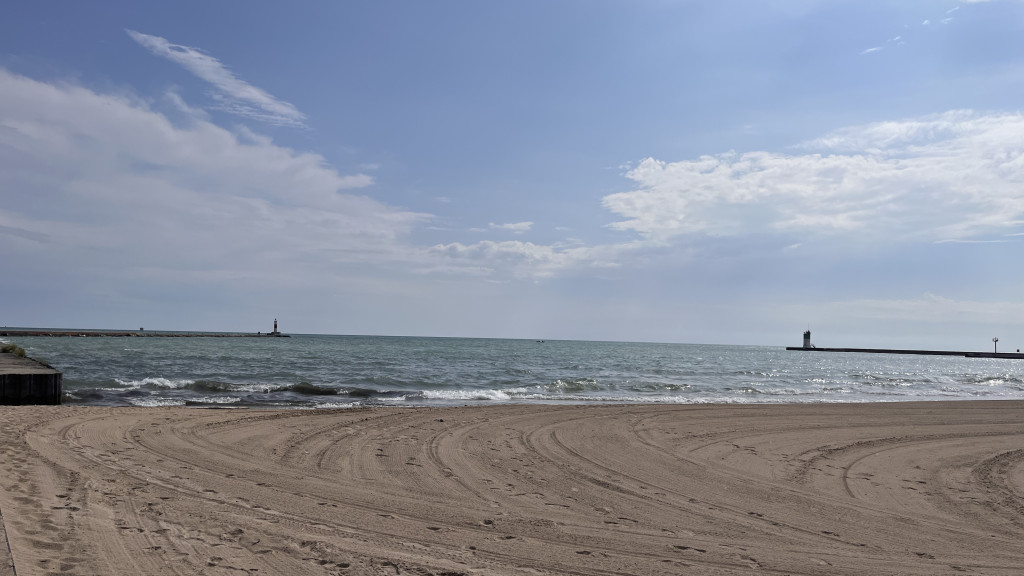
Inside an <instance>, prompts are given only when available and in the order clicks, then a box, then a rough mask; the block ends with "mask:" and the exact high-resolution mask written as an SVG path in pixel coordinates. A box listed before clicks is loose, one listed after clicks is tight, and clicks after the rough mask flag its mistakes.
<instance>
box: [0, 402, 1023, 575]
mask: <svg viewBox="0 0 1024 576" xmlns="http://www.w3.org/2000/svg"><path fill="white" fill-rule="evenodd" d="M0 415H2V416H0V430H2V437H0V440H2V441H0V481H2V483H3V491H2V493H0V512H2V516H3V524H2V528H3V530H5V531H6V542H0V548H2V549H3V555H4V556H6V557H4V558H0V575H4V576H5V575H7V574H14V573H15V571H16V573H17V574H18V575H19V576H28V575H32V574H68V575H96V574H111V575H122V574H123V575H137V574H204V575H220V574H224V575H227V574H231V575H238V574H260V575H269V574H289V575H295V574H345V575H349V574H352V575H357V574H374V575H378V574H379V575H385V574H387V575H401V574H415V575H421V576H426V575H430V574H433V575H435V576H440V575H446V576H451V575H456V574H467V575H468V574H473V575H487V574H749V573H752V572H762V573H772V574H857V575H862V574H953V573H965V574H1020V571H1021V567H1022V566H1024V403H1022V402H1016V401H1003V402H951V403H913V404H911V403H906V404H901V403H891V404H832V405H820V404H819V405H786V406H751V405H745V406H740V405H736V406H661V405H659V406H537V405H531V406H525V405H506V406H483V407H462V408H443V409H441V408H437V409H435V408H414V409H408V408H406V409H398V408H395V409H391V408H374V409H354V410H337V411H301V410H289V411H263V410H211V409H188V408H146V409H135V408H100V407H70V406H35V407H4V408H3V409H2V410H0Z"/></svg>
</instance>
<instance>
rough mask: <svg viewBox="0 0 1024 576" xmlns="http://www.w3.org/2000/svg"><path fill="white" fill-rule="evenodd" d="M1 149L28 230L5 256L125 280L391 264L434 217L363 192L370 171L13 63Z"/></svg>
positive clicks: (2, 211) (2, 93) (1, 230)
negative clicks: (26, 73)
mask: <svg viewBox="0 0 1024 576" xmlns="http://www.w3.org/2000/svg"><path fill="white" fill-rule="evenodd" d="M0 150H8V151H17V154H16V155H15V154H0V189H2V190H5V193H4V194H5V195H4V200H5V201H4V202H3V203H2V205H0V235H2V237H4V238H7V239H12V238H15V237H17V240H10V241H9V242H8V250H7V254H6V256H7V257H9V258H11V259H12V262H14V259H15V258H20V259H21V260H20V261H22V262H31V261H33V260H34V259H35V260H40V261H46V262H48V263H50V264H51V265H52V266H54V267H57V268H60V269H61V270H62V272H64V273H67V274H68V275H69V276H76V275H77V277H82V276H91V275H94V274H108V275H110V277H111V278H113V280H112V282H114V283H115V284H122V283H123V284H124V285H126V286H127V285H128V284H130V283H131V282H132V278H133V277H134V276H136V275H138V274H147V275H150V276H155V275H160V276H161V277H162V278H163V277H172V278H176V279H177V280H175V281H176V282H178V281H187V279H188V278H190V277H199V276H202V275H204V274H213V273H214V271H216V274H222V275H224V276H225V277H232V278H247V279H256V280H257V281H259V282H263V283H266V282H271V281H275V282H276V281H289V280H288V279H289V278H297V277H304V278H306V279H308V278H311V277H317V276H324V275H329V274H330V271H331V269H332V268H334V267H337V266H341V265H343V264H345V263H351V262H358V263H361V262H368V261H372V262H375V263H385V265H386V263H387V262H395V261H404V260H403V259H407V258H409V253H410V252H411V250H410V249H409V247H408V245H407V244H406V243H405V240H404V239H405V237H406V236H407V235H408V234H409V233H410V232H411V231H412V230H413V228H414V227H416V226H418V225H420V224H421V223H424V222H426V221H427V220H429V219H430V217H429V216H428V215H426V214H419V213H413V212H410V211H407V210H402V209H399V208H395V207H392V206H389V205H387V204H384V203H382V202H379V201H376V200H374V199H372V198H369V197H366V196H362V195H356V194H352V193H351V190H352V189H353V188H360V187H364V186H367V185H369V184H370V183H372V181H373V180H372V178H371V177H370V176H367V175H364V174H358V173H357V174H348V175H346V174H340V173H338V172H337V171H336V170H335V169H333V168H332V167H330V166H329V165H328V163H327V162H326V160H325V159H324V158H323V157H322V156H320V155H318V154H315V153H309V152H299V151H295V150H291V149H288V148H284V147H281V146H278V145H276V144H274V143H273V142H272V141H271V140H270V139H269V138H265V137H261V136H259V135H257V134H254V133H252V132H247V131H244V130H243V131H241V132H232V131H229V130H225V129H223V128H221V127H219V126H216V125H214V124H213V123H211V122H209V121H207V120H203V119H201V118H193V119H191V121H189V122H186V123H184V125H176V124H175V123H174V122H172V121H171V120H170V119H169V118H168V117H167V116H166V115H164V114H161V113H160V112H158V111H155V110H153V109H151V108H150V105H149V104H148V103H146V102H143V101H141V100H138V99H133V98H130V97H126V96H124V95H110V94H103V93H98V92H95V91H92V90H89V89H87V88H83V87H80V86H74V85H70V84H64V83H61V84H50V83H45V82H39V81H35V80H32V79H29V78H26V77H23V76H18V75H14V74H11V73H8V72H6V71H4V70H2V69H0ZM55 166H59V169H54V168H53V167H55ZM6 191H12V192H11V194H10V195H8V194H7V192H6ZM15 244H17V247H18V250H15ZM19 250H20V252H19ZM101 271H102V272H101ZM299 272H301V273H299Z"/></svg>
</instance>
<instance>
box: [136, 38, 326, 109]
mask: <svg viewBox="0 0 1024 576" xmlns="http://www.w3.org/2000/svg"><path fill="white" fill-rule="evenodd" d="M125 32H127V34H128V36H130V37H131V38H132V39H133V40H135V41H136V42H138V43H139V44H140V45H142V46H143V47H145V48H146V49H147V50H149V51H150V52H152V53H153V54H156V55H157V56H160V57H163V58H167V59H168V60H170V61H172V62H174V63H176V64H178V65H180V66H182V67H183V68H185V69H186V70H188V71H189V72H191V73H193V74H195V75H196V76H198V77H199V78H201V79H203V80H205V81H206V82H209V83H210V85H212V86H213V88H214V92H213V98H214V100H215V101H216V102H217V106H216V107H217V108H219V109H221V110H224V111H226V112H230V113H232V114H236V115H238V116H243V117H245V118H251V119H253V120H259V121H262V122H266V123H268V124H274V125H278V126H293V127H297V128H302V127H305V125H306V116H305V115H304V114H303V113H302V112H299V111H298V109H296V108H295V106H293V105H291V104H289V103H288V102H285V101H282V100H278V99H277V98H274V97H273V96H271V95H270V94H268V93H267V92H266V91H264V90H262V89H261V88H257V87H256V86H253V85H252V84H249V83H248V82H246V81H244V80H241V79H240V78H238V77H237V76H235V75H234V73H232V72H231V71H230V70H228V68H227V67H226V66H225V65H224V64H223V63H221V61H220V60H218V59H216V58H214V57H213V56H210V55H208V54H206V53H204V52H203V51H202V50H200V49H198V48H193V47H189V46H182V45H180V44H173V43H171V42H169V41H167V40H166V39H164V38H161V37H159V36H152V35H149V34H143V33H141V32H136V31H135V30H125Z"/></svg>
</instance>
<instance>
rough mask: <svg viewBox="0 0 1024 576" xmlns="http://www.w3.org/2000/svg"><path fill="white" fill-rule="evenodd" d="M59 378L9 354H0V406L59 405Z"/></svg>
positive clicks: (61, 392)
mask: <svg viewBox="0 0 1024 576" xmlns="http://www.w3.org/2000/svg"><path fill="white" fill-rule="evenodd" d="M63 378H64V376H63V374H61V373H60V372H58V371H56V370H54V369H53V368H50V367H49V366H46V365H45V364H41V363H39V362H36V361H35V360H32V359H31V358H22V357H20V356H16V355H15V354H11V353H0V405H12V404H60V400H61V395H62V394H63V390H62V385H63Z"/></svg>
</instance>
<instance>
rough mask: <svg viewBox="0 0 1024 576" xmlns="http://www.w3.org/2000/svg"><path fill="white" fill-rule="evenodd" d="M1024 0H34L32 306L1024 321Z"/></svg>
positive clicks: (186, 313) (442, 332)
mask: <svg viewBox="0 0 1024 576" xmlns="http://www.w3.org/2000/svg"><path fill="white" fill-rule="evenodd" d="M1022 37H1024V3H1022V2H1019V1H1008V0H1006V1H988V2H958V1H953V0H950V1H938V0H933V1H923V0H922V1H906V2H899V3H893V2H864V1H849V2H841V1H816V0H792V1H786V0H777V1H737V2H698V1H692V2H687V1H671V0H660V1H654V0H651V1H643V0H638V1H630V2H625V1H620V2H611V1H599V0H587V1H562V2H550V1H549V2H532V1H517V2H472V1H465V2H404V1H396V2H308V3H301V5H299V6H297V7H296V6H287V7H285V6H283V5H281V4H279V3H271V2H244V3H243V2H179V3H173V4H171V3H136V2H106V3H102V4H99V5H95V4H89V3H57V2H33V3H17V4H15V5H13V6H11V7H9V8H8V9H7V11H6V13H5V17H4V18H3V19H2V20H0V246H2V250H0V267H2V274H3V280H2V282H0V299H2V301H3V305H2V306H0V325H7V326H51V327H94V328H135V327H138V326H145V327H146V328H147V329H167V330H189V329H192V330H239V331H249V330H251V331H256V330H266V329H268V328H269V327H270V323H271V322H272V320H273V318H274V317H277V318H278V319H279V320H280V321H281V328H282V330H285V331H288V332H295V333H335V334H394V335H431V336H482V337H519V338H548V339H554V338H574V339H601V340H639V341H668V342H700V343H725V344H778V345H782V344H798V343H799V341H800V333H801V332H802V331H803V330H804V329H806V328H808V327H810V328H811V329H812V330H813V331H814V334H815V341H816V343H817V344H819V345H832V346H891V347H943V348H965V349H988V348H989V347H990V346H991V338H992V337H993V336H999V337H1000V343H1001V344H1002V348H1003V349H1010V348H1017V347H1022V348H1024V301H1022V300H1021V294H1022V293H1024V267H1021V266H1020V265H1019V263H1020V262H1021V261H1022V257H1021V254H1022V253H1024V117H1022V116H1021V113H1020V95H1021V94H1024V43H1022V42H1021V41H1020V38H1022Z"/></svg>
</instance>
